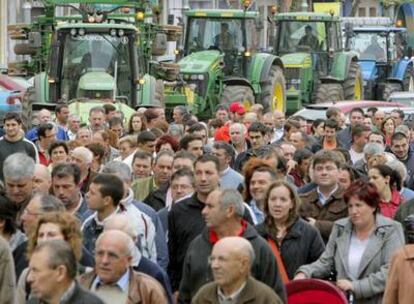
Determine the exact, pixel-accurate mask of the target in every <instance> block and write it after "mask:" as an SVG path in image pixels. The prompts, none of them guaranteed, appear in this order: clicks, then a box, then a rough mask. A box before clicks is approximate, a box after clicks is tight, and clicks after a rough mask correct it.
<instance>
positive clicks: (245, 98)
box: [220, 85, 254, 111]
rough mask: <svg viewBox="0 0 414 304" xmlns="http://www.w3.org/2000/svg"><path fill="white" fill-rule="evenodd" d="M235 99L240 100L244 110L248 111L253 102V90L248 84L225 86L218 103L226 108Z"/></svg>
mask: <svg viewBox="0 0 414 304" xmlns="http://www.w3.org/2000/svg"><path fill="white" fill-rule="evenodd" d="M235 101H237V102H240V103H241V104H242V105H243V106H244V107H245V108H246V111H248V110H249V109H250V107H251V106H252V105H253V104H254V95H253V90H252V89H251V88H250V87H248V86H240V85H235V86H232V85H228V86H226V87H225V88H224V90H223V94H222V96H221V99H220V104H222V105H224V106H226V107H227V108H228V106H229V105H230V104H231V103H232V102H235Z"/></svg>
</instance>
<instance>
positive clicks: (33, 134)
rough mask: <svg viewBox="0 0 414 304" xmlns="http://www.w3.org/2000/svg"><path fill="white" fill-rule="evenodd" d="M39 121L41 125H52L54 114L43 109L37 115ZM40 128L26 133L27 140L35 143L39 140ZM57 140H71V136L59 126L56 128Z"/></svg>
mask: <svg viewBox="0 0 414 304" xmlns="http://www.w3.org/2000/svg"><path fill="white" fill-rule="evenodd" d="M37 120H38V123H39V125H41V124H46V123H51V122H52V113H51V112H50V111H49V110H48V109H41V110H40V111H39V112H38V113H37ZM37 132H38V127H34V128H32V129H30V130H29V131H28V132H27V133H26V138H27V139H28V140H30V141H32V142H35V141H36V140H37V139H39V138H38V133H37ZM56 139H58V140H69V136H68V134H67V132H66V130H65V129H63V128H62V127H60V126H57V128H56Z"/></svg>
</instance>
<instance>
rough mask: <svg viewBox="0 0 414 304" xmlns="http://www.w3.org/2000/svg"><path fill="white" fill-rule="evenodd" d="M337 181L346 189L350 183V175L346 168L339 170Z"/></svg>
mask: <svg viewBox="0 0 414 304" xmlns="http://www.w3.org/2000/svg"><path fill="white" fill-rule="evenodd" d="M338 183H339V185H340V186H341V188H342V189H345V190H346V189H348V188H349V186H350V185H351V176H350V175H349V172H348V170H342V169H341V170H339V176H338Z"/></svg>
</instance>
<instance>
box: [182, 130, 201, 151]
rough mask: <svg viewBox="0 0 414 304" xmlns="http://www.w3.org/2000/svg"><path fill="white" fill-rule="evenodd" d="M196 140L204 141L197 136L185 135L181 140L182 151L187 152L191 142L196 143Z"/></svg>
mask: <svg viewBox="0 0 414 304" xmlns="http://www.w3.org/2000/svg"><path fill="white" fill-rule="evenodd" d="M195 140H200V141H201V142H202V141H203V139H202V138H201V136H198V135H196V134H187V135H185V136H184V137H183V138H181V140H180V149H183V150H187V149H188V145H189V144H190V142H192V141H195Z"/></svg>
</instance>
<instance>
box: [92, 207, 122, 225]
mask: <svg viewBox="0 0 414 304" xmlns="http://www.w3.org/2000/svg"><path fill="white" fill-rule="evenodd" d="M120 210H122V209H121V207H120V206H117V207H116V208H115V210H114V212H112V213H111V214H110V215H108V216H107V217H106V218H104V219H103V221H100V220H99V219H98V212H97V211H96V212H95V214H94V215H93V219H94V221H95V223H96V225H98V226H103V225H104V224H105V222H106V221H107V220H108V219H109V218H110V217H111V216H113V215H115V214H117V213H118V212H119V211H120Z"/></svg>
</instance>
